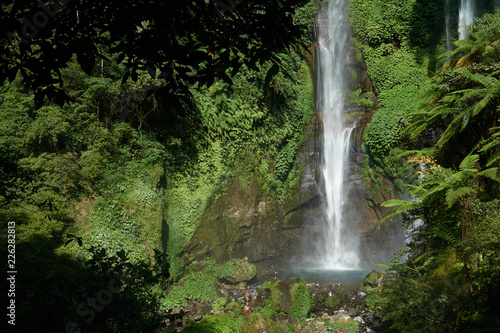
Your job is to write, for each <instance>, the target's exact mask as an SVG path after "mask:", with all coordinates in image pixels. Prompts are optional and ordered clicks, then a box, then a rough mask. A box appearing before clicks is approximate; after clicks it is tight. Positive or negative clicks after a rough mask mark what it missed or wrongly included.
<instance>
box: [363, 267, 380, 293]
mask: <svg viewBox="0 0 500 333" xmlns="http://www.w3.org/2000/svg"><path fill="white" fill-rule="evenodd" d="M383 280H384V274H383V273H382V272H381V271H379V270H377V269H374V270H373V271H371V272H370V273H368V275H367V276H366V277H365V279H364V280H363V282H362V283H361V284H360V285H359V286H358V289H359V290H361V291H364V292H366V293H368V294H371V293H373V292H375V291H377V290H379V289H380V288H381V286H382V282H383Z"/></svg>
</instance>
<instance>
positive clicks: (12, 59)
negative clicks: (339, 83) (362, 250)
mask: <svg viewBox="0 0 500 333" xmlns="http://www.w3.org/2000/svg"><path fill="white" fill-rule="evenodd" d="M214 4H216V5H217V4H218V6H220V2H217V3H214V2H211V1H194V2H192V3H190V4H189V6H184V3H182V2H178V1H177V2H174V1H170V2H155V1H153V2H143V3H141V4H138V3H137V2H136V1H134V2H129V3H125V2H123V1H121V2H116V3H113V2H112V3H109V2H107V3H106V4H105V5H101V4H97V3H94V2H92V1H90V2H77V1H74V2H70V3H68V4H67V5H64V6H60V7H57V8H53V7H51V8H52V9H54V10H55V11H56V12H57V16H56V17H54V18H52V17H50V18H49V21H48V22H47V24H46V26H44V27H43V29H42V28H40V29H39V31H38V32H37V33H34V35H33V38H30V39H29V42H27V43H24V42H23V40H22V39H21V40H17V41H16V38H24V37H26V36H24V37H23V36H22V33H21V32H23V30H22V24H23V20H21V18H22V17H23V16H25V15H28V14H31V16H29V18H31V17H34V13H35V14H36V13H38V11H40V9H39V8H34V7H30V6H31V4H28V3H24V2H23V3H19V2H15V3H14V2H12V3H11V4H9V5H7V4H2V5H1V6H2V7H1V8H2V17H1V22H2V25H3V26H4V27H5V29H4V31H12V29H14V30H16V29H17V30H16V31H17V37H16V34H14V37H13V38H10V39H9V38H7V39H3V40H2V42H1V43H3V44H2V50H1V52H2V80H5V79H6V78H7V79H8V80H7V81H5V82H3V83H4V84H3V85H2V87H1V88H0V90H1V100H0V119H2V121H1V123H0V154H1V165H0V175H1V176H2V177H1V180H0V181H1V184H0V188H1V193H0V206H1V208H0V219H1V221H2V230H1V232H2V235H7V234H8V232H9V231H8V228H7V227H8V225H7V222H9V221H14V222H15V225H16V228H15V231H16V251H17V252H16V267H17V268H18V272H19V273H18V275H17V277H16V286H17V289H16V298H15V299H16V302H17V303H16V313H17V321H16V324H17V325H16V326H17V327H16V328H17V329H18V330H23V331H27V332H28V331H33V332H34V331H37V332H54V331H66V332H76V331H78V329H82V330H83V331H89V332H90V331H91V332H132V331H150V330H152V329H153V328H154V327H157V325H158V324H159V322H160V318H161V316H160V315H159V312H158V311H159V310H160V311H163V313H166V312H167V311H168V310H170V309H171V308H172V307H174V306H176V305H179V304H185V302H186V299H196V298H200V297H201V298H202V299H203V300H205V299H210V300H213V299H215V296H216V295H215V293H214V288H215V285H214V283H217V279H220V278H227V277H228V276H229V275H228V274H230V273H231V272H232V273H233V274H234V273H235V271H234V269H232V268H231V267H232V266H231V265H229V266H227V265H226V266H214V265H215V263H212V262H210V263H209V264H207V265H208V266H207V268H206V269H205V270H204V269H202V268H200V267H198V266H196V263H191V265H190V266H189V267H181V266H179V264H178V263H177V262H176V261H175V258H176V257H177V256H178V255H179V253H180V251H181V250H182V246H183V244H184V243H185V242H186V241H188V240H189V238H190V237H191V236H192V235H193V233H194V231H195V230H196V228H197V223H198V221H199V218H200V216H201V214H202V213H203V211H204V209H205V207H206V205H207V203H208V202H209V201H214V200H217V197H218V195H219V193H220V192H222V191H223V190H224V188H225V186H226V185H227V183H228V182H230V181H233V180H234V179H240V182H244V181H245V179H248V178H249V177H250V174H251V173H254V172H256V173H257V174H258V177H259V182H260V184H261V186H262V188H263V191H264V192H265V193H266V195H267V196H268V197H269V198H270V200H274V201H276V202H284V200H285V199H286V197H287V195H288V191H289V188H290V186H292V185H293V184H294V183H296V182H297V179H298V177H300V172H301V170H300V168H298V167H297V166H296V165H295V164H294V162H295V154H296V151H297V149H298V148H299V147H300V145H301V143H302V141H303V140H304V138H305V137H304V135H303V129H304V127H305V126H306V125H307V124H308V122H309V118H310V116H311V114H312V112H313V105H314V100H313V87H312V83H311V78H310V72H309V68H308V66H307V64H306V62H305V60H304V55H305V54H306V52H307V51H306V50H305V49H304V48H303V47H302V45H304V44H305V45H308V44H309V43H310V42H309V36H310V32H309V31H310V27H311V24H312V17H313V15H314V11H315V5H314V4H313V3H312V2H308V1H287V2H279V1H277V2H267V1H263V2H255V1H253V2H249V1H247V2H241V3H236V5H235V6H234V7H227V6H226V7H222V8H220V7H217V6H215V5H214ZM233 5H234V4H233ZM50 6H52V5H50ZM131 6H132V7H133V8H131ZM152 8H154V10H152ZM277 13H279V14H277ZM167 14H168V15H167ZM141 24H142V25H141ZM148 24H149V25H148ZM140 26H142V27H143V30H141V29H139V28H138V27H140ZM262 29H264V30H265V31H266V32H265V33H263V32H262V31H263V30H262ZM146 32H147V33H146ZM146 35H147V36H146ZM8 37H12V35H9V36H8ZM82 45H83V46H84V47H82ZM172 50H175V52H170V51H172ZM96 57H100V59H97V58H96ZM245 156H252V159H251V161H250V162H248V160H249V159H248V158H246V157H245ZM243 161H245V162H243ZM5 239H6V237H5ZM3 248H5V249H7V247H3ZM2 251H4V250H2ZM2 253H4V255H5V257H7V253H5V252H2ZM200 264H201V263H200ZM203 265H205V264H203ZM2 267H4V268H5V271H7V266H2ZM193 267H198V268H199V272H193V271H189V269H190V268H191V269H192V268H193ZM210 267H211V268H210ZM185 272H188V273H191V274H189V275H187V276H185V277H184V278H183V275H184V273H185ZM254 274H255V273H254ZM181 278H182V280H181ZM179 280H180V281H179ZM178 281H179V285H184V287H185V288H187V289H186V290H188V292H185V291H186V290H182V291H181V292H180V293H181V294H182V297H181V298H178V297H177V298H176V296H175V295H178V294H179V293H177V291H176V290H179V289H178V288H177V287H175V288H174V289H171V291H172V292H171V293H170V294H169V296H168V297H167V288H168V287H171V285H172V284H173V283H175V282H178ZM7 282H8V281H7ZM7 282H5V281H4V284H5V283H7ZM176 288H177V289H176ZM169 291H170V289H169ZM176 293H177V294H176ZM28 318H29V320H28Z"/></svg>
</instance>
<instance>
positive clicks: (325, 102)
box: [317, 0, 359, 270]
mask: <svg viewBox="0 0 500 333" xmlns="http://www.w3.org/2000/svg"><path fill="white" fill-rule="evenodd" d="M346 2H347V1H346V0H329V1H328V3H327V4H323V5H322V6H320V11H319V36H318V37H319V38H318V43H317V44H318V47H317V50H318V62H319V66H318V67H319V70H318V85H317V87H318V100H317V103H318V109H319V110H320V111H321V112H322V115H323V125H324V139H323V141H324V142H323V144H324V157H323V164H322V173H323V179H324V182H325V184H324V198H325V201H326V220H327V221H326V223H325V230H324V232H323V235H324V242H323V243H322V244H323V245H324V248H323V249H321V253H320V256H321V259H320V261H319V266H320V267H322V268H324V269H330V270H345V269H356V268H357V266H358V263H359V258H358V255H357V247H358V244H357V242H356V241H355V240H354V239H353V237H351V236H349V233H348V232H347V230H346V225H347V224H348V222H349V221H347V220H346V218H345V216H344V215H345V214H343V210H344V203H345V201H346V199H347V196H348V193H347V191H348V187H347V186H346V184H345V182H344V177H345V176H346V174H347V171H348V170H347V169H348V165H349V164H348V163H349V162H348V149H349V136H350V133H351V131H352V128H347V127H346V126H345V124H344V122H343V113H344V99H345V93H346V87H345V85H346V83H345V74H346V72H347V70H346V67H347V63H348V50H349V48H350V46H349V21H348V17H347V8H346Z"/></svg>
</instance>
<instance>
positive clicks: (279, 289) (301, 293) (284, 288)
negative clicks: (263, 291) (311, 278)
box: [271, 278, 314, 318]
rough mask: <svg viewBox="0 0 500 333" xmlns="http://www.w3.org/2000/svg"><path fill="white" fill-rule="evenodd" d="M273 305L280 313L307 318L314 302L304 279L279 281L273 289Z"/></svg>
mask: <svg viewBox="0 0 500 333" xmlns="http://www.w3.org/2000/svg"><path fill="white" fill-rule="evenodd" d="M271 304H272V306H273V308H274V309H276V310H277V311H278V312H283V313H286V314H289V315H291V316H293V317H295V318H306V317H307V315H308V313H309V312H310V311H311V310H312V309H313V307H314V300H313V297H312V295H311V292H310V291H309V288H307V286H306V283H305V281H304V279H302V278H293V279H287V280H278V281H276V282H275V283H274V284H273V285H272V287H271Z"/></svg>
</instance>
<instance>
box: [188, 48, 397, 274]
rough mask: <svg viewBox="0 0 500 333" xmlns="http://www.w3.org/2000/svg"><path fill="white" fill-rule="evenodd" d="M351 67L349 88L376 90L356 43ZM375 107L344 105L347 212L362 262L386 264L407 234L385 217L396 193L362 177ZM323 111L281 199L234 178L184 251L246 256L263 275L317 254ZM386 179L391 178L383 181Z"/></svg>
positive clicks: (320, 234) (220, 257) (321, 218)
mask: <svg viewBox="0 0 500 333" xmlns="http://www.w3.org/2000/svg"><path fill="white" fill-rule="evenodd" d="M351 52H352V60H351V62H350V63H349V67H351V68H352V69H353V71H354V72H355V73H356V75H353V78H352V79H351V80H350V82H349V85H350V87H351V89H353V90H355V89H361V90H362V93H365V92H369V91H372V85H371V81H370V78H369V77H368V75H367V73H366V64H365V63H364V61H363V60H362V59H361V60H356V59H360V57H359V56H358V57H356V53H359V52H360V51H359V50H352V51H351ZM374 112H375V111H374V110H370V109H368V108H366V107H363V106H361V105H352V106H349V107H347V110H346V121H347V122H348V123H350V124H351V125H353V126H354V124H355V127H354V129H353V131H352V134H351V151H350V165H349V170H350V175H349V176H348V180H347V181H348V184H347V186H349V188H350V190H351V191H350V195H349V197H348V199H347V205H346V210H345V211H346V214H347V216H346V219H348V220H349V225H350V227H349V229H350V233H351V234H353V235H354V236H355V237H356V238H358V240H359V244H360V256H361V260H362V264H363V266H365V267H372V266H373V264H375V263H385V262H386V260H388V259H391V258H392V257H393V253H394V252H395V251H397V250H399V249H401V248H403V247H404V235H403V228H402V225H401V223H399V222H398V221H393V222H392V223H391V222H386V221H384V223H381V222H380V218H381V217H382V216H383V215H384V214H385V213H386V212H387V211H388V209H386V208H382V207H380V205H379V204H378V203H379V202H383V201H385V200H387V199H389V198H392V194H391V193H388V192H386V191H383V190H381V191H379V192H377V193H376V194H375V196H373V195H372V194H371V193H370V191H369V189H368V188H369V184H367V183H366V182H365V181H363V179H362V178H361V170H360V164H361V161H362V160H363V159H365V158H366V156H365V155H364V153H363V151H362V150H361V143H362V133H363V131H364V129H365V126H366V124H367V123H368V122H369V120H370V119H371V116H372V115H373V113H374ZM321 117H322V113H321V110H318V111H317V113H316V114H315V115H314V116H313V117H312V118H311V122H310V125H309V126H308V127H307V128H306V131H305V132H306V134H308V133H309V134H310V136H309V138H308V139H307V140H306V141H305V142H304V143H303V145H302V147H301V148H300V150H299V151H298V153H297V159H296V165H297V166H300V165H303V164H306V165H307V166H306V168H305V170H304V171H303V173H302V177H301V181H300V184H299V185H298V186H296V188H295V190H294V191H293V193H292V194H291V197H290V198H289V200H287V202H286V203H285V204H284V205H280V204H278V203H277V202H275V201H272V200H268V199H265V197H266V196H265V194H264V193H263V192H262V190H261V188H260V185H259V183H258V179H257V177H256V176H254V177H253V178H252V179H250V185H249V186H247V187H246V188H242V186H241V185H240V184H239V183H238V181H235V182H233V183H232V184H230V185H229V186H228V188H227V189H226V190H225V193H224V194H222V195H221V197H220V198H219V199H218V200H217V201H216V202H213V203H211V204H210V205H209V207H208V208H207V210H206V211H205V214H204V215H203V217H202V219H201V223H200V226H199V227H198V230H197V231H196V233H195V235H194V237H193V238H192V240H191V241H190V242H189V243H188V244H186V246H185V248H184V249H185V252H186V253H190V254H194V255H195V256H197V257H200V258H202V257H203V256H209V257H212V258H214V259H216V260H217V261H218V262H223V261H227V260H229V259H231V258H243V257H247V258H248V261H249V262H250V263H254V264H255V265H256V266H257V274H258V275H277V274H279V273H281V272H285V271H287V270H289V269H290V268H291V267H293V266H296V265H301V264H302V265H305V266H307V262H308V260H309V259H310V258H311V257H317V256H320V255H321V253H320V252H318V247H317V243H318V239H322V238H323V227H322V224H323V223H324V222H323V221H324V208H325V207H324V202H323V200H322V195H321V186H322V179H321V178H322V176H321V169H320V167H321V158H322V122H321ZM383 183H384V185H385V186H387V187H389V188H391V187H392V185H391V184H390V182H388V181H387V180H385V179H384V180H383Z"/></svg>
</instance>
